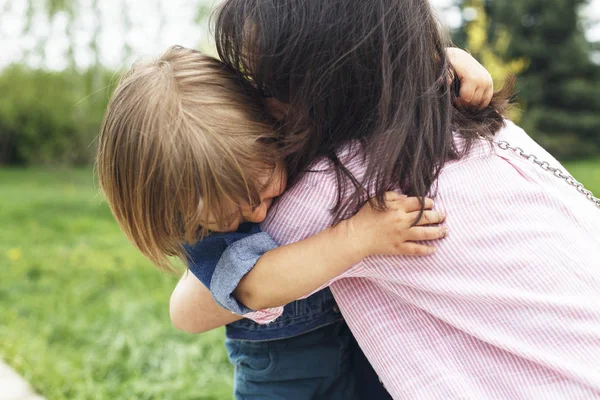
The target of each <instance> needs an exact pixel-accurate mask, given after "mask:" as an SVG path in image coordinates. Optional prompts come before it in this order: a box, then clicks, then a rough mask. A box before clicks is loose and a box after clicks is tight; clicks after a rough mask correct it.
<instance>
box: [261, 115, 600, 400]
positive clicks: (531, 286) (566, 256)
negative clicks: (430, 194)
mask: <svg viewBox="0 0 600 400" xmlns="http://www.w3.org/2000/svg"><path fill="white" fill-rule="evenodd" d="M497 139H498V140H506V141H508V142H509V143H511V145H513V146H520V147H522V148H523V149H525V150H526V151H528V152H532V153H535V154H536V155H537V156H538V157H539V158H541V159H543V160H547V161H549V162H551V164H552V165H556V166H558V162H557V161H556V160H554V159H553V158H552V157H551V156H550V155H549V154H548V153H546V152H545V151H544V150H543V149H542V148H541V147H539V146H538V145H537V144H536V143H535V142H533V141H532V140H531V139H530V138H529V137H528V136H527V134H526V133H525V132H523V131H522V130H521V129H520V128H518V127H517V126H515V125H514V124H512V123H508V125H507V127H506V128H505V129H503V130H502V131H501V132H499V134H498V135H497ZM320 166H321V167H326V166H327V163H325V162H321V163H320ZM347 166H349V168H350V169H351V170H353V171H355V172H356V173H357V174H359V175H360V172H361V171H362V169H363V165H361V163H360V162H353V161H349V162H348V163H347ZM315 169H319V168H318V166H317V168H315ZM322 169H324V168H322ZM336 192H337V187H336V181H335V177H334V174H333V173H331V171H328V172H319V173H310V174H307V175H306V176H305V177H304V178H303V180H302V181H301V182H300V183H299V184H297V185H296V186H294V187H293V188H291V189H290V190H289V191H288V192H287V193H286V194H285V195H284V196H283V197H282V199H281V201H280V202H279V204H278V206H277V207H278V210H277V212H273V213H271V214H270V216H269V218H268V219H267V221H266V222H265V223H264V224H263V229H264V230H265V231H267V232H268V233H270V234H271V235H272V236H273V238H274V239H275V240H276V241H277V242H279V243H281V244H286V243H291V242H295V241H299V240H302V239H304V238H306V237H309V236H311V235H314V234H316V233H318V232H319V231H321V230H323V229H325V228H327V227H328V226H329V225H330V224H331V222H332V218H331V214H330V212H329V210H330V209H331V207H332V205H333V204H334V203H335V198H336ZM435 201H436V206H435V208H436V209H438V210H444V211H445V212H446V214H447V221H446V222H445V224H446V225H447V226H448V227H449V236H448V237H447V238H446V239H444V240H442V241H440V242H438V243H436V246H437V248H438V252H437V254H435V255H433V256H430V257H425V258H415V257H386V256H376V257H370V258H367V259H365V260H363V261H362V262H361V263H360V264H358V265H356V266H354V267H353V268H351V269H350V270H348V272H347V273H346V274H344V275H343V276H341V277H339V278H338V279H337V280H335V281H334V282H332V283H331V289H332V291H333V293H334V295H335V297H336V300H337V302H338V305H339V306H340V309H341V310H342V312H343V315H344V317H345V319H346V321H347V322H348V324H349V326H350V327H351V329H352V331H353V333H354V335H355V336H356V339H357V340H358V342H359V343H360V345H361V347H362V348H363V350H364V352H365V354H366V355H367V357H368V358H369V360H370V362H371V363H372V364H373V366H374V368H375V370H376V371H377V372H378V374H379V376H380V378H381V379H382V381H383V382H384V384H385V385H386V387H387V389H388V390H389V391H390V393H391V394H392V396H393V397H394V398H395V399H478V400H480V399H600V210H598V209H597V208H596V207H595V206H594V204H592V203H591V202H590V201H589V200H587V199H586V198H585V197H584V196H583V195H581V194H580V193H578V192H577V191H576V190H575V189H573V188H572V187H570V186H568V185H567V184H566V182H564V181H562V180H560V179H558V178H556V177H555V176H553V175H552V174H551V173H549V172H546V171H544V170H542V169H541V168H540V167H538V166H536V165H534V164H532V163H531V162H530V161H528V160H526V159H522V158H519V157H518V156H516V155H515V154H514V153H512V152H510V151H506V150H501V149H499V148H497V147H492V146H490V145H489V144H488V143H485V142H483V141H482V142H481V143H480V144H478V145H476V146H475V148H474V149H473V150H472V151H471V152H470V154H469V155H468V156H467V157H466V158H464V159H462V160H460V161H456V162H453V163H450V164H448V165H447V166H446V167H445V168H444V170H443V172H442V175H441V177H440V179H439V182H438V194H437V196H436V198H435ZM277 312H278V311H277V310H270V311H269V312H263V313H261V314H260V318H259V319H262V321H263V322H265V321H268V320H272V319H273V318H274V317H276V316H277Z"/></svg>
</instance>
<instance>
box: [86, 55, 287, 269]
mask: <svg viewBox="0 0 600 400" xmlns="http://www.w3.org/2000/svg"><path fill="white" fill-rule="evenodd" d="M270 122H271V121H270V120H269V119H268V117H266V116H265V114H264V112H263V109H262V107H261V105H260V95H259V94H258V93H257V91H256V90H255V89H254V88H252V87H249V86H247V84H244V83H243V81H242V80H239V79H237V78H236V75H235V73H234V72H233V71H232V70H230V69H228V68H227V67H226V66H225V65H224V64H222V63H221V62H220V61H218V60H216V59H214V58H212V57H209V56H207V55H204V54H202V53H200V52H198V51H194V50H190V49H185V48H182V47H172V48H170V49H169V50H167V51H166V52H165V53H164V54H163V55H162V56H161V57H159V58H158V59H156V60H153V61H150V62H145V63H136V64H135V65H134V66H133V67H132V69H131V70H130V71H129V72H127V73H126V74H125V75H124V76H123V77H122V78H121V81H120V83H119V85H118V87H117V88H116V90H115V92H114V94H113V96H112V99H111V101H110V103H109V105H108V108H107V111H106V114H105V117H104V121H103V124H102V128H101V130H100V135H99V148H98V157H97V171H98V178H99V183H100V186H101V188H102V190H103V192H104V193H105V196H106V199H107V201H108V203H109V205H110V208H111V210H112V212H113V214H114V216H115V218H116V220H117V222H118V223H119V225H120V227H121V229H122V230H123V231H124V232H125V234H126V235H127V237H128V238H129V239H130V240H131V241H132V242H133V243H134V244H135V246H136V247H137V248H138V249H139V250H140V251H141V252H142V253H143V254H144V255H145V256H146V257H148V258H149V259H150V260H151V261H152V262H153V263H154V264H155V265H157V266H158V267H160V268H163V269H167V270H171V264H170V262H169V260H168V256H179V257H181V258H185V256H186V253H185V250H184V247H183V245H184V244H185V243H194V242H195V241H197V240H198V239H200V238H201V237H202V236H203V235H205V234H206V233H207V230H206V229H205V228H204V227H202V226H200V223H201V221H202V220H203V219H204V220H206V218H207V215H208V212H210V213H211V214H212V215H213V216H214V218H215V219H216V221H217V223H219V224H222V225H227V221H228V219H229V223H230V218H228V217H231V215H233V214H235V211H237V210H238V209H236V208H235V207H236V205H239V204H240V203H241V202H246V203H247V204H249V205H258V204H260V201H261V200H260V192H261V190H262V189H263V188H264V185H261V184H260V179H259V176H263V177H264V174H265V171H266V170H269V169H274V168H275V166H276V163H277V162H278V152H277V148H276V145H275V143H276V133H275V130H274V129H273V127H272V125H271V123H270ZM263 183H264V182H263Z"/></svg>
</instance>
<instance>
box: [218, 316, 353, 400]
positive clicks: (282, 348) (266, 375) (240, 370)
mask: <svg viewBox="0 0 600 400" xmlns="http://www.w3.org/2000/svg"><path fill="white" fill-rule="evenodd" d="M352 342H353V338H352V334H351V333H350V330H349V329H348V327H347V326H346V324H345V323H344V322H341V321H340V322H338V323H335V324H331V325H328V326H326V327H323V328H321V329H317V330H315V331H313V332H310V333H306V334H304V335H301V336H297V337H294V338H290V339H283V340H277V341H273V342H249V341H244V340H231V339H227V341H226V342H225V345H226V347H227V351H228V353H229V359H230V361H231V363H232V364H233V365H234V366H235V381H234V394H235V398H236V399H237V400H247V399H261V400H275V399H277V400H283V399H285V400H312V399H323V400H325V399H327V400H359V399H360V397H359V395H358V390H357V387H356V380H355V376H354V374H353V365H352V363H353V357H352V354H351V352H352V349H353V346H352Z"/></svg>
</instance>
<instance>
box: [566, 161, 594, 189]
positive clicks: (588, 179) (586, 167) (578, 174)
mask: <svg viewBox="0 0 600 400" xmlns="http://www.w3.org/2000/svg"><path fill="white" fill-rule="evenodd" d="M565 167H566V168H567V169H568V170H569V172H570V173H571V174H572V175H573V176H574V177H575V178H576V179H578V180H579V181H580V182H581V183H583V184H584V185H585V187H586V189H589V190H591V191H592V192H594V195H596V197H600V161H581V162H570V163H565Z"/></svg>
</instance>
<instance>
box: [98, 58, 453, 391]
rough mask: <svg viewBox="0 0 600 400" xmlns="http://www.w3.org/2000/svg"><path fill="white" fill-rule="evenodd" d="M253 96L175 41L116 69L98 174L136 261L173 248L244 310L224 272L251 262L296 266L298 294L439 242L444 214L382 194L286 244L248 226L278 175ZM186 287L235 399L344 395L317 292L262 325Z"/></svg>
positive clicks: (330, 311) (325, 296)
mask: <svg viewBox="0 0 600 400" xmlns="http://www.w3.org/2000/svg"><path fill="white" fill-rule="evenodd" d="M262 101H263V99H262V98H261V96H260V94H259V92H258V91H257V90H256V89H255V88H253V87H251V86H248V85H247V84H244V83H242V82H240V81H239V79H236V75H235V73H234V72H233V71H231V70H229V69H227V68H226V67H225V66H224V65H223V64H222V63H220V62H219V61H218V60H215V59H213V58H210V57H208V56H205V55H203V54H201V53H199V52H197V51H193V50H188V49H184V48H181V47H173V48H171V49H169V50H168V51H167V52H166V53H165V54H163V55H162V56H161V57H160V58H159V59H157V60H156V61H153V62H149V63H146V64H137V65H135V66H134V67H133V68H132V70H131V71H130V72H129V73H128V74H126V75H125V76H124V77H123V79H122V80H121V82H120V84H119V86H118V88H117V89H116V91H115V93H114V95H113V98H112V99H111V102H110V104H109V106H108V109H107V112H106V116H105V120H104V122H103V126H102V129H101V132H100V136H99V150H98V160H97V164H98V176H99V182H100V185H101V187H102V189H103V191H104V193H105V195H106V198H107V200H108V202H109V205H110V207H111V210H112V212H113V214H114V215H115V218H116V220H117V222H118V223H119V225H120V226H121V228H122V229H123V231H124V232H125V233H126V235H127V236H128V238H129V239H130V240H131V241H132V242H133V243H134V244H135V245H136V247H137V248H138V249H139V250H140V251H141V252H142V253H143V254H144V255H145V256H146V257H148V258H149V259H150V260H151V261H152V262H153V263H154V264H156V265H157V266H158V267H160V268H163V269H170V268H171V267H170V264H169V261H168V258H167V257H168V256H178V257H180V258H181V259H183V260H185V262H186V263H187V264H188V265H189V268H190V270H191V271H192V272H193V274H194V275H195V277H196V278H198V279H199V280H200V281H202V283H203V284H204V285H205V286H206V287H208V288H210V289H211V291H212V294H213V295H214V297H215V298H217V299H220V301H219V302H220V304H221V306H223V307H225V308H227V309H229V310H233V311H236V312H237V313H238V314H245V313H247V312H251V311H252V310H249V309H247V308H245V307H243V305H241V304H239V303H238V302H237V301H235V299H234V298H233V297H232V295H231V293H232V292H233V290H234V289H235V287H236V286H237V284H238V282H239V279H237V280H236V279H233V280H228V279H227V277H228V273H231V274H230V276H239V275H240V271H243V270H246V271H247V270H249V269H250V268H251V267H253V266H254V265H255V264H256V265H259V264H260V263H286V264H288V265H292V266H297V268H298V269H303V271H304V273H305V276H306V281H298V282H295V284H296V288H295V292H297V293H298V296H297V297H300V296H301V295H304V294H306V293H310V292H312V291H313V290H315V289H316V288H318V287H319V286H320V285H322V284H323V283H325V282H327V281H328V280H329V279H331V278H333V277H335V276H337V275H339V274H340V273H342V272H343V271H345V270H346V269H348V268H349V267H351V266H352V265H353V264H355V263H357V262H358V261H360V260H361V259H362V258H364V257H366V256H368V255H372V254H415V255H427V254H431V253H432V252H433V248H432V247H430V246H428V245H425V244H418V243H414V242H416V241H421V240H433V239H439V238H442V237H444V236H445V235H446V230H445V228H441V227H424V226H423V225H427V224H437V223H440V222H442V220H443V218H444V216H443V215H441V214H439V213H436V212H433V211H431V208H432V207H433V203H432V201H431V200H429V199H426V201H425V204H426V211H425V212H424V214H423V217H422V218H421V219H419V220H418V222H417V223H416V225H415V226H413V222H414V221H416V220H417V219H418V216H419V210H420V204H419V200H418V199H414V198H406V197H404V196H399V195H397V194H392V193H390V195H389V198H388V200H389V201H388V204H387V205H388V208H387V209H386V210H384V211H376V210H374V209H373V208H372V207H371V205H370V204H369V203H367V204H366V205H365V206H364V207H363V209H362V210H361V211H360V212H359V213H358V214H357V215H356V216H354V217H353V218H351V219H349V220H347V221H344V222H342V223H340V224H339V225H337V226H335V227H332V228H330V229H327V230H326V231H324V232H322V233H320V234H319V235H316V236H314V237H312V238H309V239H307V240H305V241H302V242H299V243H296V244H293V245H289V246H283V247H278V246H277V244H276V243H274V242H273V240H272V239H271V238H270V237H269V236H268V235H267V234H266V233H262V232H261V231H260V228H259V226H258V225H256V223H258V222H261V221H262V220H263V219H264V218H265V215H266V212H267V210H268V208H269V207H270V205H271V203H272V201H273V199H274V198H275V197H277V196H278V195H279V194H281V193H282V192H283V190H284V189H285V184H286V178H285V168H284V166H283V163H282V161H281V160H282V155H281V154H279V152H278V147H277V133H276V131H275V130H274V129H273V123H274V122H275V121H274V120H273V119H272V118H271V117H270V116H269V115H267V114H266V113H265V112H264V111H263V109H262V107H261V103H262ZM316 189H317V188H316ZM249 248H252V249H253V250H252V251H253V252H252V253H249V252H248V249H249ZM256 249H259V250H258V251H257V250H256ZM215 276H218V277H219V279H215ZM184 279H185V280H186V281H188V282H189V280H192V281H191V282H197V281H194V279H195V278H194V277H189V276H188V277H186V278H184ZM194 284H195V283H193V284H192V285H194ZM196 288H197V289H198V299H201V301H202V304H204V305H206V307H207V309H206V310H204V311H205V312H207V311H214V315H212V316H211V317H210V318H212V319H210V320H208V321H207V322H206V323H205V325H204V327H205V328H206V327H208V326H210V325H211V324H212V326H210V327H216V326H220V325H223V324H225V323H228V325H227V336H228V340H227V348H228V352H229V357H230V360H231V361H232V362H233V363H234V364H235V365H236V376H235V391H236V397H237V398H240V399H241V398H247V397H248V396H255V397H254V398H260V399H269V398H285V399H296V398H297V399H308V398H326V399H354V398H358V397H357V387H356V381H355V377H354V376H353V373H352V371H353V369H354V368H355V367H356V366H354V365H353V364H352V360H353V359H354V357H355V355H354V354H353V353H354V352H355V351H356V347H355V346H354V345H353V339H352V336H351V334H350V333H349V331H348V328H347V327H346V326H345V324H344V323H343V320H342V318H341V315H340V314H339V311H337V309H336V307H335V302H334V300H333V297H332V296H331V293H330V292H329V290H324V291H321V292H318V293H316V294H314V295H312V296H310V297H309V298H307V299H305V300H301V301H296V302H294V303H292V304H290V305H288V306H286V309H285V312H284V315H283V316H282V317H281V318H280V319H278V321H277V322H275V323H272V324H270V325H264V326H262V325H257V324H255V323H253V322H251V321H249V320H243V319H242V320H240V321H238V322H234V321H236V320H238V319H239V318H240V317H238V316H237V315H232V314H231V313H230V312H228V311H225V310H223V309H219V308H218V307H217V306H216V305H215V304H214V303H213V302H210V301H207V300H206V299H207V296H206V294H207V291H206V290H203V289H201V287H199V286H197V285H196ZM188 293H189V292H188ZM198 312H202V311H201V310H198ZM209 315H210V314H209ZM210 327H209V328H210ZM209 328H207V329H209ZM204 330H206V329H204ZM374 398H376V397H374Z"/></svg>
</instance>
